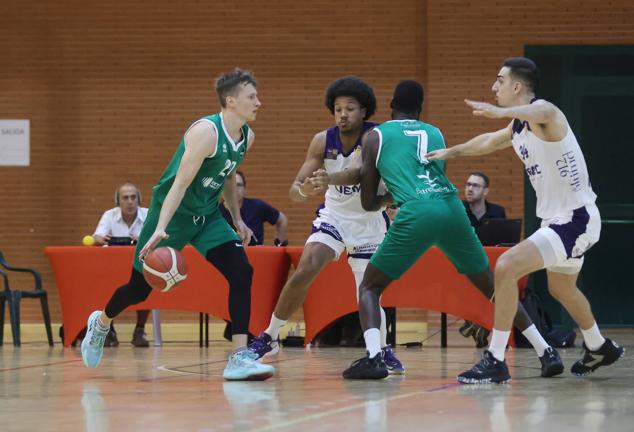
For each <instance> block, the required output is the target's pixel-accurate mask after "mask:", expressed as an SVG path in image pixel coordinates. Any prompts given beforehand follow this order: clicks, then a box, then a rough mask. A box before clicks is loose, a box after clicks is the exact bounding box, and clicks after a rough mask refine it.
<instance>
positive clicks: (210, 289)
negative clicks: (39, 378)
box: [44, 246, 289, 346]
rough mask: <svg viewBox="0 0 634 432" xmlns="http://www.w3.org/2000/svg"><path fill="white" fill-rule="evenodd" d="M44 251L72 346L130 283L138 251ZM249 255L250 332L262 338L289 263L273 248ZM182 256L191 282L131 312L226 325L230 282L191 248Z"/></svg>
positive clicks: (249, 251) (66, 341) (67, 342)
mask: <svg viewBox="0 0 634 432" xmlns="http://www.w3.org/2000/svg"><path fill="white" fill-rule="evenodd" d="M44 251H45V252H46V255H47V256H48V259H49V261H50V263H51V267H52V268H53V273H54V275H55V280H56V281H57V287H58V289H59V298H60V303H61V308H62V320H63V324H64V334H65V338H64V344H65V345H66V346H69V345H70V343H71V342H72V341H73V340H74V339H75V338H76V337H77V335H78V334H79V332H80V331H81V329H83V328H84V327H85V326H86V320H87V318H88V315H90V313H91V312H92V311H93V310H97V309H103V308H104V307H105V305H106V302H107V301H108V300H109V299H110V296H111V295H112V293H113V292H114V291H115V290H116V289H117V288H118V287H119V286H121V285H123V284H125V283H126V282H127V281H128V280H129V278H130V272H131V270H132V257H133V254H134V247H126V246H121V247H85V246H79V247H74V246H73V247H47V248H45V249H44ZM246 252H247V255H248V257H249V262H250V263H251V265H252V266H253V286H252V290H251V293H252V294H251V321H250V325H249V331H250V332H251V333H253V334H259V333H260V332H261V331H262V330H264V329H265V328H266V327H267V326H268V324H269V319H270V318H271V313H272V311H273V308H274V307H275V303H276V302H277V298H278V297H279V293H280V291H281V289H282V287H283V285H284V282H285V281H286V278H287V276H288V270H289V257H288V255H287V254H286V251H285V250H284V248H276V247H272V246H270V247H267V246H258V247H247V248H246ZM183 254H184V255H185V258H186V259H187V266H188V276H187V280H186V281H185V282H183V283H182V284H181V285H179V286H178V287H177V288H175V289H174V290H172V291H170V292H168V293H160V292H156V291H154V292H152V293H151V294H150V296H149V297H148V298H147V299H146V300H145V301H144V302H142V303H139V304H138V305H134V306H131V307H129V308H128V309H127V310H138V309H173V310H190V311H194V312H205V313H209V314H212V315H214V316H217V317H220V318H223V319H227V320H228V319H229V310H228V304H227V298H228V293H229V286H228V284H227V282H226V280H225V279H224V278H223V277H222V275H221V274H220V272H218V271H217V270H216V269H215V268H214V267H213V266H212V265H211V264H209V263H208V262H207V261H206V260H205V258H204V257H203V256H202V255H200V254H199V253H198V252H197V251H196V250H195V249H194V248H193V247H191V246H187V247H185V249H183Z"/></svg>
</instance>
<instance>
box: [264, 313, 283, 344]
mask: <svg viewBox="0 0 634 432" xmlns="http://www.w3.org/2000/svg"><path fill="white" fill-rule="evenodd" d="M284 324H286V321H285V320H281V319H279V318H277V317H276V316H275V312H273V313H272V314H271V322H270V323H269V326H268V327H267V328H266V330H264V333H266V334H267V335H269V336H271V339H273V340H277V338H278V337H279V336H280V329H281V328H282V327H284Z"/></svg>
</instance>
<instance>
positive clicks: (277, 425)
mask: <svg viewBox="0 0 634 432" xmlns="http://www.w3.org/2000/svg"><path fill="white" fill-rule="evenodd" d="M461 385H463V384H460V383H447V384H443V385H441V386H438V387H432V388H430V389H426V390H417V391H415V392H410V393H404V394H401V395H396V396H392V397H388V398H385V399H383V400H384V401H386V402H391V401H395V400H400V399H405V398H408V397H412V396H420V395H423V394H425V393H433V392H437V391H442V390H446V389H449V388H454V387H458V386H461ZM366 403H367V402H361V403H357V404H354V405H348V406H345V407H341V408H336V409H332V410H329V411H323V412H320V413H315V414H311V415H307V416H305V417H300V418H297V419H294V420H286V421H281V422H277V423H275V424H271V425H268V426H264V427H261V428H256V429H249V431H250V432H263V431H269V430H274V429H280V428H285V427H289V426H296V425H298V424H300V423H304V422H307V421H311V420H319V419H321V418H324V417H328V416H331V415H335V414H341V413H345V412H348V411H354V410H356V409H360V408H364V407H365V406H366Z"/></svg>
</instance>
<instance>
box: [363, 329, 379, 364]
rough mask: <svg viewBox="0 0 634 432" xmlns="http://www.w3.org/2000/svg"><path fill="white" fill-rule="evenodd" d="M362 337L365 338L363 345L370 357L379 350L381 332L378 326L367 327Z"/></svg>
mask: <svg viewBox="0 0 634 432" xmlns="http://www.w3.org/2000/svg"><path fill="white" fill-rule="evenodd" d="M363 339H365V346H366V348H367V349H368V352H369V353H370V358H374V356H376V355H377V354H378V353H380V352H381V332H380V331H379V329H378V328H371V329H367V330H366V331H365V332H363Z"/></svg>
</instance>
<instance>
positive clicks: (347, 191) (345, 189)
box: [335, 185, 361, 195]
mask: <svg viewBox="0 0 634 432" xmlns="http://www.w3.org/2000/svg"><path fill="white" fill-rule="evenodd" d="M335 190H336V191H337V192H339V193H340V194H342V195H354V194H357V193H359V192H360V191H361V187H360V186H359V185H355V186H335Z"/></svg>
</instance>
